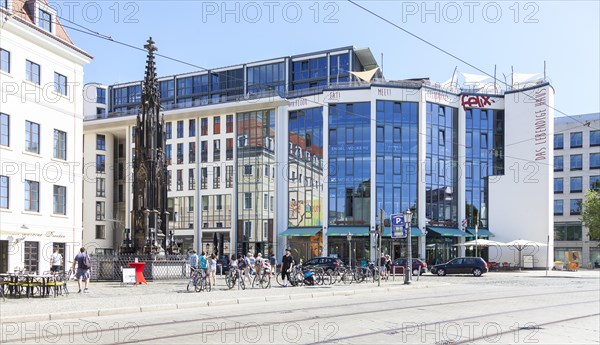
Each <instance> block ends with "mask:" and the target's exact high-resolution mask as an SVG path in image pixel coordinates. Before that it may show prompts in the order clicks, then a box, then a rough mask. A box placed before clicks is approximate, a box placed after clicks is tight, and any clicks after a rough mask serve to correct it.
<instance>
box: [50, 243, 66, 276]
mask: <svg viewBox="0 0 600 345" xmlns="http://www.w3.org/2000/svg"><path fill="white" fill-rule="evenodd" d="M62 263H63V257H62V255H61V254H60V252H59V251H58V247H54V253H52V255H51V256H50V272H52V273H58V271H60V266H62Z"/></svg>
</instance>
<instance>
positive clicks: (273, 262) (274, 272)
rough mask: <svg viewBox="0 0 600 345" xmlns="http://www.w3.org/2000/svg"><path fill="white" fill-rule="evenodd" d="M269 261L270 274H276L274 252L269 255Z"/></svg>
mask: <svg viewBox="0 0 600 345" xmlns="http://www.w3.org/2000/svg"><path fill="white" fill-rule="evenodd" d="M269 263H270V264H271V274H273V275H275V274H277V257H276V256H275V254H274V253H271V255H270V256H269Z"/></svg>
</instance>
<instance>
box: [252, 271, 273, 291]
mask: <svg viewBox="0 0 600 345" xmlns="http://www.w3.org/2000/svg"><path fill="white" fill-rule="evenodd" d="M254 284H256V285H260V287H262V288H263V289H266V288H269V287H271V272H269V271H268V270H266V269H261V270H260V271H259V272H258V273H255V274H254V279H253V280H252V288H254Z"/></svg>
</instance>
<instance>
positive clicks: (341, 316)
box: [0, 274, 600, 344]
mask: <svg viewBox="0 0 600 345" xmlns="http://www.w3.org/2000/svg"><path fill="white" fill-rule="evenodd" d="M440 279H443V280H444V282H447V283H448V284H447V285H443V286H442V285H438V286H431V287H429V288H427V289H419V288H415V287H416V286H413V287H412V288H410V289H401V288H397V289H393V290H387V289H380V290H377V289H375V290H372V291H370V292H368V293H357V294H352V295H348V296H343V295H339V296H329V297H322V298H307V296H306V294H296V295H295V297H291V299H290V298H288V296H286V295H285V294H279V295H275V296H274V298H273V299H272V300H269V301H268V302H265V301H264V300H263V301H261V302H258V301H253V300H251V299H249V300H246V301H244V302H240V304H229V305H223V306H210V307H192V308H186V309H177V310H164V311H158V310H157V311H151V312H142V313H139V312H138V313H134V314H123V315H111V316H100V317H99V316H95V317H87V318H79V319H64V320H56V321H44V322H31V323H4V324H2V325H1V328H0V330H1V332H2V333H1V338H0V342H2V343H19V344H21V343H28V344H33V343H36V344H39V343H61V344H65V343H72V344H83V343H96V344H99V343H155V344H164V343H172V344H182V343H185V344H192V343H194V344H195V343H209V344H237V343H258V344H288V343H293V344H313V343H335V344H460V343H469V344H471V343H475V344H530V343H535V344H598V343H599V339H600V330H599V328H600V326H599V325H600V298H599V296H600V276H598V275H590V276H586V277H577V278H573V277H544V276H542V275H539V274H538V275H501V274H499V275H491V274H490V275H485V276H484V277H481V278H475V277H472V276H456V277H450V276H448V277H433V276H426V277H422V278H421V280H420V281H419V282H416V283H415V284H414V285H418V284H425V283H426V282H427V281H428V280H432V281H434V280H435V281H436V282H439V281H440ZM348 289H351V287H348ZM323 290H324V291H325V288H323ZM313 291H315V290H313Z"/></svg>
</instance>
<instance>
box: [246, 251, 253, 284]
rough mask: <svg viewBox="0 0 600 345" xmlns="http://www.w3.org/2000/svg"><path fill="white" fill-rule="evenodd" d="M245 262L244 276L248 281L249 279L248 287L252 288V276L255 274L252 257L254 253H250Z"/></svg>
mask: <svg viewBox="0 0 600 345" xmlns="http://www.w3.org/2000/svg"><path fill="white" fill-rule="evenodd" d="M244 260H245V267H244V276H245V278H246V279H248V286H252V278H254V277H253V276H252V275H253V274H254V272H253V269H254V257H253V256H252V253H250V252H248V254H247V255H246V257H245V258H244Z"/></svg>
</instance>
